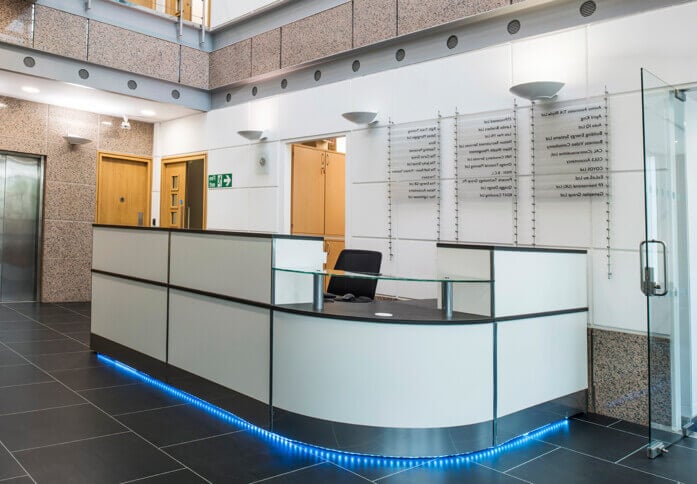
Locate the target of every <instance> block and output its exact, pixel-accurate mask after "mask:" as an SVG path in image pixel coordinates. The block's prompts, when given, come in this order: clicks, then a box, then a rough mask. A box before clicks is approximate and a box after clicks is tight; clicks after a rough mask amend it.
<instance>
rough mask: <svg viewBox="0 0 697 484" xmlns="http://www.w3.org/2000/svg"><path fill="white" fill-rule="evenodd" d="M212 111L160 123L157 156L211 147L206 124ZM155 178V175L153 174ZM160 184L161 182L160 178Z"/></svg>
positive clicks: (155, 153)
mask: <svg viewBox="0 0 697 484" xmlns="http://www.w3.org/2000/svg"><path fill="white" fill-rule="evenodd" d="M209 115H210V113H204V114H194V115H192V116H187V117H185V118H179V119H175V120H173V121H167V122H164V123H159V124H158V129H157V131H156V133H155V134H156V136H157V142H156V143H155V145H156V148H157V150H156V151H154V153H153V154H154V155H155V156H160V157H162V156H173V155H179V154H183V153H194V152H197V151H206V150H207V149H209V148H210V146H209V142H208V136H207V130H206V126H207V124H208V116H209ZM153 179H155V177H154V176H153ZM157 180H158V184H159V178H158V179H157Z"/></svg>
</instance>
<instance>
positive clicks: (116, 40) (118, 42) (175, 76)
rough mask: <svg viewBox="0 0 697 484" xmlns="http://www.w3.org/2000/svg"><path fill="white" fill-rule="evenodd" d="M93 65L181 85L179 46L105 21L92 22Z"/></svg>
mask: <svg viewBox="0 0 697 484" xmlns="http://www.w3.org/2000/svg"><path fill="white" fill-rule="evenodd" d="M88 60H89V61H90V62H94V63H95V64H101V65H104V66H107V67H113V68H114V69H121V70H124V71H129V72H135V73H138V74H142V75H144V76H150V77H154V78H157V79H164V80H166V81H171V82H179V45H178V44H175V43H173V42H168V41H166V40H162V39H156V38H155V37H150V36H149V35H145V34H141V33H138V32H133V31H131V30H126V29H122V28H120V27H114V26H113V25H108V24H105V23H102V22H95V21H92V22H90V39H89V59H88Z"/></svg>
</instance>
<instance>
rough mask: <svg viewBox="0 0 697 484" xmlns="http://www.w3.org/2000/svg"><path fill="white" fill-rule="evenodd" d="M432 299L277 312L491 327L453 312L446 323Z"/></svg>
mask: <svg viewBox="0 0 697 484" xmlns="http://www.w3.org/2000/svg"><path fill="white" fill-rule="evenodd" d="M436 304H437V301H436V300H435V299H424V300H409V301H373V302H367V303H360V302H339V301H325V302H324V310H322V311H315V310H314V309H313V308H312V303H303V304H284V305H282V306H276V308H275V310H276V311H282V312H288V313H294V314H302V315H306V316H314V317H320V318H329V319H349V320H353V321H363V322H370V323H384V324H484V323H491V322H492V321H491V318H490V317H489V316H483V315H481V314H469V313H460V312H453V317H452V318H451V319H447V318H446V317H445V315H444V314H443V311H441V310H440V309H438V308H437V306H436ZM375 313H391V314H392V317H385V316H376V315H375Z"/></svg>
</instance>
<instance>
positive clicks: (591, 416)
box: [573, 413, 620, 427]
mask: <svg viewBox="0 0 697 484" xmlns="http://www.w3.org/2000/svg"><path fill="white" fill-rule="evenodd" d="M573 418H575V419H577V420H585V421H586V422H591V423H594V424H598V425H604V426H606V427H607V426H608V425H610V424H613V423H617V422H619V421H620V419H618V418H614V417H607V416H605V415H600V414H598V413H582V414H579V415H574V416H573Z"/></svg>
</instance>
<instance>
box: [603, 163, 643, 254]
mask: <svg viewBox="0 0 697 484" xmlns="http://www.w3.org/2000/svg"><path fill="white" fill-rule="evenodd" d="M610 194H611V195H610V196H611V199H612V203H611V204H610V246H611V247H612V248H613V249H624V250H637V249H638V248H639V243H640V242H641V241H642V240H644V174H643V172H641V171H625V172H621V173H612V174H611V175H610ZM606 210H607V205H606V203H605V199H604V198H603V199H600V198H598V199H594V200H593V224H592V226H593V247H596V248H604V247H605V246H606V245H607V240H606V236H607V222H606V220H607V219H606V215H607V214H606V213H605V211H606Z"/></svg>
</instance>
